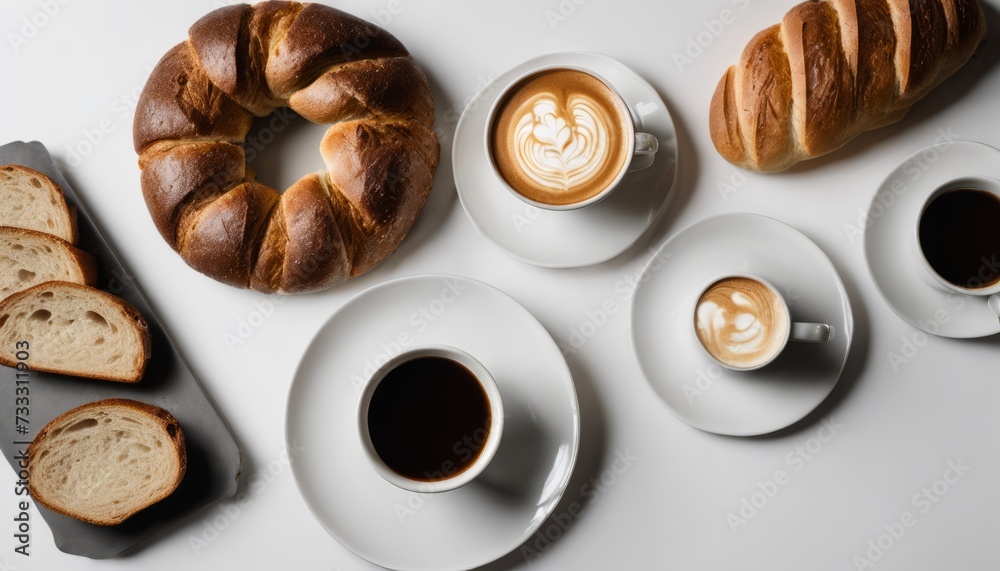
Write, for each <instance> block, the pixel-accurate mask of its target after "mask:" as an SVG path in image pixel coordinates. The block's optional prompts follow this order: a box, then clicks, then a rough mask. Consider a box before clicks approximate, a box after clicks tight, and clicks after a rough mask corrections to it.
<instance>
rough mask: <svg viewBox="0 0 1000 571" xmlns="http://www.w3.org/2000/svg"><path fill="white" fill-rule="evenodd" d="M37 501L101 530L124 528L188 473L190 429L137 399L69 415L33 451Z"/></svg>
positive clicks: (31, 487) (31, 484) (41, 435)
mask: <svg viewBox="0 0 1000 571" xmlns="http://www.w3.org/2000/svg"><path fill="white" fill-rule="evenodd" d="M27 463H28V473H29V474H30V476H29V478H28V491H29V492H30V494H31V497H32V498H34V500H35V501H36V502H38V503H39V504H41V505H43V506H45V507H46V508H48V509H50V510H52V511H54V512H58V513H61V514H63V515H67V516H70V517H72V518H76V519H78V520H82V521H85V522H88V523H92V524H96V525H104V526H109V525H117V524H119V523H121V522H123V521H125V520H126V519H128V518H129V517H131V516H132V515H134V514H136V513H137V512H139V511H141V510H143V509H145V508H147V507H149V506H151V505H153V504H155V503H156V502H159V501H160V500H162V499H164V498H166V497H167V496H169V495H170V494H172V493H173V492H174V490H176V489H177V486H179V485H180V483H181V480H183V479H184V473H185V472H186V470H187V448H186V446H185V442H184V432H183V431H182V430H181V427H180V424H179V423H178V422H177V419H175V418H174V416H173V415H172V414H170V413H169V412H167V411H166V410H164V409H162V408H160V407H157V406H153V405H150V404H146V403H142V402H138V401H134V400H129V399H106V400H101V401H96V402H92V403H89V404H85V405H83V406H79V407H77V408H74V409H72V410H70V411H67V412H65V413H63V414H61V415H59V416H58V417H56V418H55V419H53V420H52V421H51V422H49V423H48V424H46V425H45V427H44V428H42V429H41V430H39V431H38V434H37V435H35V438H34V440H33V441H32V442H31V445H30V446H29V447H28V461H27Z"/></svg>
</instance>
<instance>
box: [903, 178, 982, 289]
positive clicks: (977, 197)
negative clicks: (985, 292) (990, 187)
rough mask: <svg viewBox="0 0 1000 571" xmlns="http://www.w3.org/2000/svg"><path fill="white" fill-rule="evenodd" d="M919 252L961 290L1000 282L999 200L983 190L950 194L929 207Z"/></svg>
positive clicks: (921, 223)
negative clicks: (999, 263) (999, 260)
mask: <svg viewBox="0 0 1000 571" xmlns="http://www.w3.org/2000/svg"><path fill="white" fill-rule="evenodd" d="M919 236H920V248H921V249H922V250H923V252H924V256H925V257H926V258H927V262H928V263H929V264H930V265H931V267H932V268H934V271H936V272H937V273H938V274H939V275H940V276H941V277H942V278H944V279H946V280H948V281H949V282H950V283H952V284H954V285H957V286H959V287H965V288H971V289H976V288H981V287H988V286H991V285H993V284H996V283H997V282H1000V272H997V271H996V270H995V267H996V265H995V260H996V259H997V258H1000V199H998V198H997V197H996V195H994V194H991V193H989V192H984V191H981V190H976V189H971V188H963V189H957V190H950V191H948V192H945V193H943V194H942V195H940V196H938V197H937V198H935V199H934V200H933V201H931V203H930V204H928V205H927V208H926V210H925V211H924V214H923V216H922V217H921V219H920V229H919Z"/></svg>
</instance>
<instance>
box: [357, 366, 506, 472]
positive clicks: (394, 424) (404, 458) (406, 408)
mask: <svg viewBox="0 0 1000 571" xmlns="http://www.w3.org/2000/svg"><path fill="white" fill-rule="evenodd" d="M489 425H490V405H489V400H488V398H487V396H486V393H485V392H484V391H483V388H482V386H481V385H480V384H479V381H478V380H476V377H475V376H474V375H473V374H472V372H471V371H469V370H468V369H467V368H465V367H464V366H463V365H461V364H459V363H456V362H455V361H452V360H451V359H446V358H442V357H421V358H417V359H413V360H411V361H407V362H405V363H403V364H401V365H400V366H398V367H396V368H395V369H394V370H392V371H391V372H390V373H389V374H388V375H386V377H385V378H384V379H383V380H382V382H381V383H380V384H379V386H378V388H377V389H375V393H374V394H373V395H372V400H371V404H370V405H369V408H368V433H369V435H370V436H371V440H372V444H373V445H374V447H375V451H376V453H377V454H378V455H379V457H380V458H381V459H382V461H383V462H385V464H386V465H387V466H388V467H389V468H391V469H392V470H393V471H394V472H396V473H398V474H400V475H402V476H405V477H407V478H410V479H413V480H420V481H427V482H431V481H437V480H444V479H447V478H449V477H452V476H455V475H457V474H460V473H461V472H463V471H464V470H466V469H468V467H469V466H471V465H472V464H473V463H475V461H476V459H477V458H478V457H479V454H480V452H482V448H483V444H485V442H486V439H487V436H488V431H489Z"/></svg>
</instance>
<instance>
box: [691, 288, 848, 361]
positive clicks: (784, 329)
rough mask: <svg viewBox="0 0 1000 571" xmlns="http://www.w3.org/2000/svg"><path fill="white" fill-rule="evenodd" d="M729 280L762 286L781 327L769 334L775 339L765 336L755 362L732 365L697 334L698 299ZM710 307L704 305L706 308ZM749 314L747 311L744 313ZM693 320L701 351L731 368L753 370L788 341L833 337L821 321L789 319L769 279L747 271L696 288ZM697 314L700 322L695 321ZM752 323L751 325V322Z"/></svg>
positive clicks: (817, 341) (772, 357)
mask: <svg viewBox="0 0 1000 571" xmlns="http://www.w3.org/2000/svg"><path fill="white" fill-rule="evenodd" d="M730 279H743V280H749V281H753V282H757V283H758V284H759V285H760V286H762V287H763V289H764V291H766V292H767V295H768V297H769V299H770V301H771V302H772V305H773V307H774V309H775V310H776V311H777V314H778V320H779V321H781V327H780V329H779V330H778V331H776V332H774V333H773V334H775V335H777V336H778V339H777V340H773V339H770V338H769V339H768V340H767V344H768V345H767V349H768V350H767V351H766V352H765V353H764V355H763V357H760V358H759V359H757V360H755V362H752V363H748V364H746V365H741V364H736V363H734V362H727V361H725V360H724V359H722V358H721V357H720V356H717V355H716V354H714V353H713V352H712V350H711V349H710V348H709V347H707V346H706V345H705V342H704V341H703V340H702V335H701V334H700V333H699V327H700V326H701V327H704V326H705V325H706V324H705V323H704V321H705V319H704V316H699V310H700V309H701V305H702V303H701V301H702V298H703V297H704V296H705V294H706V293H708V292H709V291H710V290H712V289H715V287H716V286H717V285H718V284H720V283H722V282H724V281H726V280H730ZM709 309H710V308H706V310H709ZM746 315H749V314H746ZM693 317H694V319H692V323H693V330H692V331H693V333H694V336H695V338H696V339H697V340H698V344H699V345H700V346H701V348H702V349H703V350H704V351H705V353H706V354H707V355H708V356H709V357H711V358H712V359H713V360H714V361H715V362H716V363H718V364H719V365H721V366H722V367H725V368H727V369H730V370H733V371H753V370H756V369H760V368H761V367H764V366H766V365H768V364H770V363H772V362H774V360H775V359H777V358H778V355H780V354H781V353H782V352H783V351H784V350H785V348H786V347H787V346H788V342H789V341H800V342H805V343H826V342H828V341H830V340H831V339H832V338H833V334H834V331H833V327H831V326H830V325H827V324H825V323H808V322H795V321H792V314H791V310H790V309H789V306H788V302H787V301H786V300H785V297H784V296H783V295H781V292H780V291H778V289H777V288H776V287H774V286H773V285H772V284H771V282H769V281H767V280H766V279H764V278H762V277H760V276H758V275H754V274H748V273H727V274H723V275H719V276H717V277H715V278H713V279H712V280H710V281H709V282H708V283H707V284H706V285H705V286H704V287H702V288H701V289H700V290H698V294H697V296H696V297H695V308H694V316H693ZM700 317H701V321H702V323H701V324H699V320H700ZM751 325H752V324H751ZM771 334H772V332H771V331H766V332H765V335H771Z"/></svg>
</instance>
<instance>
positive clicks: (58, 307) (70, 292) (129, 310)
mask: <svg viewBox="0 0 1000 571" xmlns="http://www.w3.org/2000/svg"><path fill="white" fill-rule="evenodd" d="M21 341H27V342H28V344H29V346H30V348H29V349H28V352H29V353H30V355H31V357H30V360H29V361H28V367H29V368H31V369H33V370H36V371H44V372H49V373H60V374H63V375H73V376H77V377H89V378H94V379H104V380H108V381H120V382H126V383H134V382H137V381H139V380H140V379H142V375H143V373H145V371H146V363H147V362H148V360H149V356H150V353H151V351H152V341H151V338H150V333H149V327H148V325H147V324H146V320H145V319H143V317H142V315H141V314H140V313H139V311H138V310H136V309H135V308H134V307H132V306H131V305H130V304H129V303H127V302H126V301H124V300H122V299H119V298H118V297H115V296H113V295H111V294H109V293H105V292H103V291H101V290H99V289H95V288H92V287H88V286H82V285H79V284H73V283H69V282H45V283H42V284H38V285H36V286H34V287H31V288H28V289H26V290H24V291H22V292H19V293H16V294H14V295H12V296H10V297H8V298H7V299H5V300H3V301H2V302H0V348H2V349H0V364H3V365H7V366H9V367H13V366H16V365H17V361H16V360H15V358H14V357H15V353H14V351H15V347H18V346H17V345H16V344H17V343H18V342H21ZM20 348H23V345H22V346H20Z"/></svg>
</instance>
